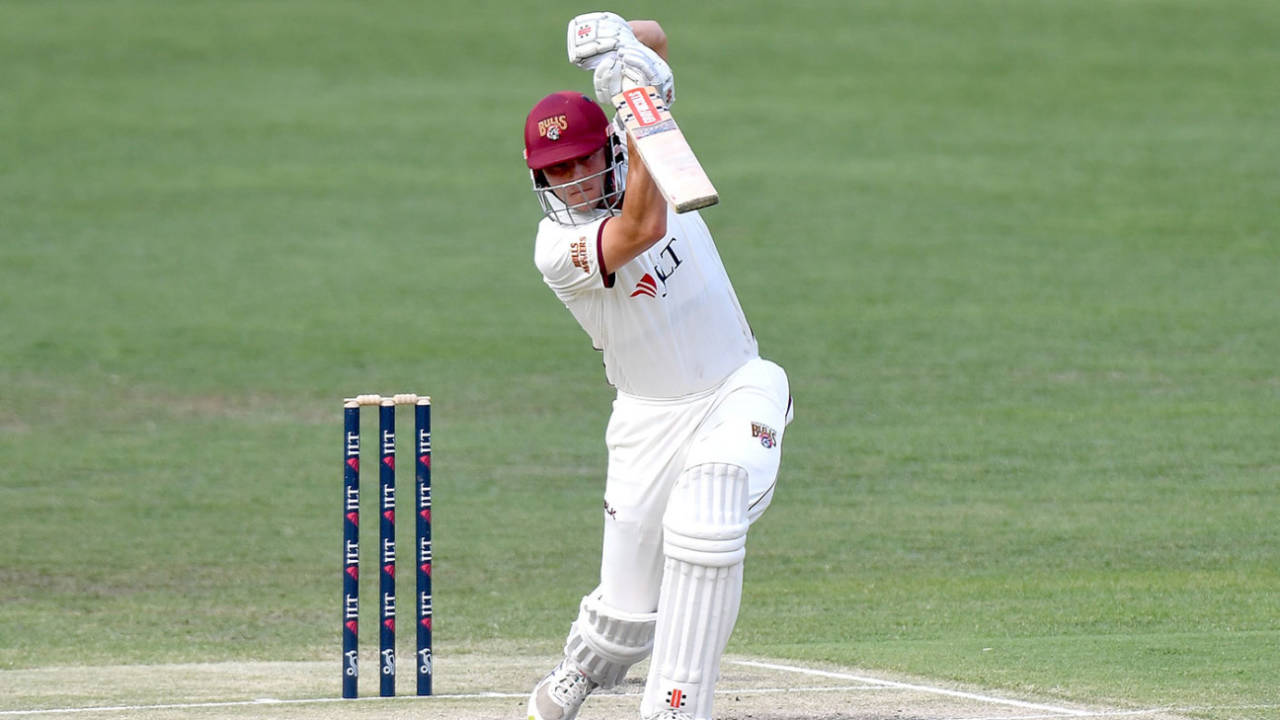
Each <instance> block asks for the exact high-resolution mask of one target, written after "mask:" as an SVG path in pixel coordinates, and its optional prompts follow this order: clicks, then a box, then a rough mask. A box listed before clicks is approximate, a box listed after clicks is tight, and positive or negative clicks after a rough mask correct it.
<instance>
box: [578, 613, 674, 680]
mask: <svg viewBox="0 0 1280 720" xmlns="http://www.w3.org/2000/svg"><path fill="white" fill-rule="evenodd" d="M657 619H658V615H657V613H630V612H626V611H624V610H619V609H618V608H615V607H611V606H609V605H607V604H605V602H604V601H603V600H602V599H600V597H599V596H598V595H597V594H596V593H592V594H590V595H588V596H586V597H584V598H582V605H580V606H579V608H578V619H577V620H575V621H574V623H573V627H572V628H571V629H570V630H569V639H568V640H567V641H566V642H565V646H564V654H565V657H567V658H569V659H570V660H572V661H573V662H574V663H576V664H577V665H578V668H579V669H580V670H582V671H583V672H584V673H586V674H587V677H589V678H591V679H592V680H594V681H595V682H596V683H597V684H598V685H600V687H603V688H611V687H613V686H615V685H617V684H618V683H620V682H622V679H623V678H624V677H626V675H627V670H629V669H631V666H632V665H635V664H636V663H638V662H640V661H641V660H643V659H645V658H646V657H648V656H649V653H650V652H651V651H652V650H653V631H654V626H655V624H656V623H657Z"/></svg>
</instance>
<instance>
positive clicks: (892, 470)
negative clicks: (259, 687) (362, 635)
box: [0, 0, 1280, 719]
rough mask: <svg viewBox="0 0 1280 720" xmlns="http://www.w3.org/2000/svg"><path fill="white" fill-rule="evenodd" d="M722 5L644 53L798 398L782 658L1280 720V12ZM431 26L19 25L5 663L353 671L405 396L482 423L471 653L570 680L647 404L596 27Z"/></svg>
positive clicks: (446, 621)
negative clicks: (529, 659) (613, 505)
mask: <svg viewBox="0 0 1280 720" xmlns="http://www.w3.org/2000/svg"><path fill="white" fill-rule="evenodd" d="M685 5H686V4H684V3H675V2H662V3H641V4H638V5H637V6H633V7H618V8H617V9H618V10H619V11H620V12H623V13H625V14H627V15H629V16H633V17H645V16H647V17H656V18H658V19H659V20H661V21H662V22H663V24H664V26H665V27H666V29H667V32H668V35H669V38H670V43H671V63H672V66H673V68H674V69H675V73H676V77H677V83H676V85H677V96H678V100H677V103H676V105H675V107H674V110H675V112H676V114H677V117H678V118H679V120H680V123H681V126H682V127H683V128H684V129H685V132H686V134H687V136H688V137H689V138H690V140H691V142H692V144H693V146H694V147H695V148H696V149H697V151H698V153H699V155H700V157H701V158H702V159H703V161H704V165H705V166H706V167H707V169H708V171H709V173H710V175H711V176H712V178H713V180H714V181H715V183H716V185H717V187H718V188H719V190H720V192H721V196H722V203H721V205H720V206H718V207H715V208H711V209H709V210H706V211H704V217H705V218H706V220H707V222H708V224H709V225H710V226H711V227H712V230H713V232H714V233H715V235H716V238H717V241H718V244H719V246H720V249H721V253H722V255H723V257H724V260H725V263H726V265H727V266H728V268H729V270H730V273H731V275H732V277H733V279H734V282H735V286H736V287H737V290H738V294H739V296H740V298H741V300H742V304H743V305H744V307H745V309H746V311H747V314H748V317H749V318H750V320H751V322H752V325H753V327H754V329H755V332H756V334H757V336H758V338H759V340H760V344H761V349H762V352H763V353H764V354H765V355H766V356H768V357H770V358H772V359H774V360H776V361H778V362H779V363H780V364H782V365H783V366H784V367H785V368H787V370H788V372H789V374H790V377H791V381H792V385H793V392H794V395H795V400H796V406H797V419H796V422H795V423H794V424H793V425H792V426H791V429H790V430H789V432H788V434H787V438H786V440H787V442H786V448H785V460H784V463H783V471H782V476H781V480H780V485H779V488H778V491H777V495H776V499H775V501H774V505H773V508H772V509H771V510H770V511H769V513H768V514H767V515H766V516H765V517H764V519H763V520H762V521H761V522H760V523H759V524H758V525H757V526H756V528H755V529H754V530H753V533H752V537H751V541H750V552H749V556H748V569H747V575H748V578H747V588H746V598H745V601H744V607H743V611H742V615H741V618H740V621H739V627H738V631H737V633H736V635H735V637H734V640H733V642H732V650H734V651H735V652H739V653H756V654H760V655H765V656H772V657H781V658H791V659H797V660H822V661H832V662H837V663H842V664H850V665H856V666H858V667H863V668H868V669H873V670H881V671H890V672H901V673H909V674H915V675H920V676H924V677H929V678H936V679H940V680H946V681H958V682H963V683H969V684H972V685H974V686H979V687H987V688H995V689H1002V690H1005V691H1010V692H1026V693H1034V694H1037V695H1039V696H1050V697H1057V698H1062V699H1064V700H1069V701H1080V702H1094V701H1096V702H1110V703H1117V704H1121V705H1125V706H1132V707H1154V706H1162V707H1184V708H1209V709H1200V710H1190V711H1188V712H1187V714H1189V715H1193V716H1197V717H1204V718H1215V719H1219V718H1223V719H1225V718H1239V717H1249V718H1277V717H1280V690H1278V689H1277V688H1280V169H1278V167H1280V165H1278V164H1277V163H1278V159H1280V132H1278V131H1277V130H1278V129H1280V92H1278V91H1277V85H1276V78H1277V77H1280V44H1277V42H1276V39H1277V38H1280V6H1278V5H1276V4H1275V3H1274V2H1263V1H1258V2H1249V1H1246V0H1227V1H1224V2H1214V3H1209V2H1190V1H1186V2H1179V1H1176V0H1159V1H1157V0H1148V1H1144V0H1113V1H1104V0H1097V1H1096V2H1084V1H1071V0H1064V1H1050V0H1042V1H1036V0H1026V1H1018V0H1004V1H996V0H980V1H966V2H942V1H940V0H935V1H932V2H929V1H925V0H918V1H916V0H912V1H904V2H891V1H889V0H883V1H880V2H859V3H844V2H834V1H832V2H817V1H814V2H797V3H778V4H775V3H764V2H753V3H732V4H730V3H723V4H722V3H707V4H705V5H697V6H690V7H686V6H685ZM425 8H426V5H424V4H421V3H410V2H397V3H376V4H350V3H338V2H328V1H321V0H307V1H305V2H303V1H302V0H297V1H294V2H263V3H251V2H221V3H198V2H181V3H177V2H161V1H159V0H156V1H154V2H143V1H140V0H108V1H103V2H90V1H87V0H83V1H75V2H73V1H68V2H58V3H39V2H24V1H20V0H0V68H3V70H0V137H2V138H3V139H4V140H3V142H0V319H2V322H0V507H2V508H3V509H4V514H5V522H4V523H3V525H0V669H6V668H9V669H12V668H30V667H41V666H51V665H67V664H80V663H90V664H118V663H143V662H166V661H202V660H229V659H235V660H239V659H246V660H249V659H264V660H266V659H270V660H315V659H327V658H330V657H333V658H334V659H335V664H336V657H337V649H338V628H339V623H338V592H339V584H338V579H339V556H338V550H339V544H340V539H341V538H340V526H339V522H338V521H339V518H340V515H339V499H340V486H341V474H340V470H339V461H340V454H339V450H340V446H339V441H340V440H341V426H340V413H339V403H338V402H337V401H338V400H339V399H340V398H341V397H342V396H343V395H344V394H351V393H356V392H395V391H418V392H426V393H429V394H431V395H432V396H433V398H434V408H435V438H434V440H435V448H436V456H435V459H434V460H435V465H434V467H435V480H436V488H435V504H436V523H435V532H436V540H437V545H436V560H437V562H436V575H435V577H436V590H437V592H436V603H435V605H436V610H437V613H438V622H437V632H436V638H437V649H438V652H440V653H449V652H457V653H462V652H468V651H470V650H471V649H472V648H475V647H480V646H483V645H484V644H485V643H487V642H490V641H515V642H518V643H526V644H528V645H529V646H531V647H537V648H544V649H546V650H548V651H554V650H555V648H556V647H557V646H558V644H559V643H560V642H561V640H562V637H563V633H564V632H565V631H566V630H567V628H568V624H569V622H570V621H571V620H572V617H573V613H574V611H575V607H576V602H577V599H578V598H579V597H580V596H581V595H582V593H583V592H585V591H586V590H589V589H590V587H591V585H592V582H593V575H594V573H595V571H596V568H597V563H598V547H597V542H596V538H597V537H598V534H599V529H600V523H601V518H600V516H599V510H598V508H599V498H600V495H601V492H602V480H601V477H602V470H603V466H604V460H605V455H604V447H603V429H604V423H605V421H606V419H607V413H608V409H609V408H608V405H609V400H610V397H611V395H610V392H609V388H608V387H607V386H606V385H605V383H604V379H603V372H602V370H601V368H600V358H599V355H598V354H597V353H595V352H593V351H592V350H591V348H590V345H589V342H588V340H587V338H586V336H585V334H583V333H582V332H581V330H580V329H578V327H577V326H576V325H575V324H574V322H573V320H572V318H571V317H570V316H569V314H568V313H567V312H565V311H564V309H563V308H562V307H561V306H560V304H559V302H558V301H557V300H556V299H555V298H554V296H553V295H552V294H551V293H550V292H549V291H548V290H547V289H546V288H545V287H544V286H543V284H542V282H541V279H540V277H539V275H538V273H537V271H536V270H535V268H534V267H533V263H532V237H533V228H534V224H535V223H536V221H537V220H538V217H539V215H538V209H537V203H536V202H535V200H534V198H533V197H532V196H531V193H530V192H529V189H528V177H527V174H526V173H525V171H524V170H523V169H522V167H523V166H522V162H521V159H520V150H521V145H520V137H519V133H520V129H521V123H522V120H523V117H524V114H525V112H526V111H527V110H528V108H529V107H530V106H531V105H532V104H533V102H534V101H536V100H537V99H538V98H539V97H541V96H542V95H543V94H545V93H546V92H549V91H551V90H556V89H562V88H579V89H587V88H588V87H589V85H588V83H589V76H588V75H586V74H585V73H581V72H579V71H577V70H575V69H574V68H572V67H570V66H569V65H568V64H567V63H565V62H564V59H563V52H564V51H563V28H564V23H565V21H566V20H567V19H568V18H569V17H571V16H572V15H573V14H574V13H576V12H579V11H582V10H585V9H592V8H583V7H580V6H577V5H571V4H565V3H537V4H521V5H510V6H509V5H507V4H504V3H495V2H478V3H476V2H473V3H466V4H462V3H443V4H441V6H440V7H435V8H433V9H432V10H430V11H428V10H426V9H425ZM495 18H497V19H496V20H495ZM368 446H370V445H369V444H368V443H367V447H368ZM407 525H408V523H402V526H407ZM401 529H402V530H403V531H405V532H406V533H407V532H408V531H409V530H410V529H409V528H408V527H402V528H401ZM405 537H407V535H405ZM365 547H366V549H367V550H369V551H370V553H371V552H372V549H373V543H366V546H365ZM403 547H406V548H407V547H408V543H405V545H404V546H403ZM370 557H372V555H371V554H370ZM372 577H373V575H372V573H369V574H367V578H368V579H369V581H370V582H372ZM366 587H371V585H367V586H366ZM368 596H371V593H370V595H368ZM365 608H366V610H367V611H368V613H369V617H372V616H373V613H374V612H375V607H374V604H373V603H372V602H367V603H366V605H365ZM402 610H403V611H404V612H408V611H409V610H410V605H409V603H407V601H406V602H404V603H403V604H402ZM364 625H365V628H366V629H367V630H370V631H371V630H372V629H373V628H374V627H375V625H376V623H374V622H372V621H366V622H365V623H364ZM402 636H404V637H403V638H402V640H404V642H405V643H406V645H405V647H408V643H410V642H411V640H409V638H408V637H407V636H408V633H402ZM372 637H373V635H372V634H367V635H366V645H367V644H368V642H369V641H371V639H372ZM335 667H336V665H335ZM336 687H337V686H336V671H335V693H336Z"/></svg>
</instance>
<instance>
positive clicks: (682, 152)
mask: <svg viewBox="0 0 1280 720" xmlns="http://www.w3.org/2000/svg"><path fill="white" fill-rule="evenodd" d="M613 105H614V107H615V108H617V111H618V118H619V119H620V120H621V121H622V124H623V126H624V127H626V128H627V134H628V135H630V136H631V141H632V142H633V143H635V147H636V151H637V152H639V153H640V157H641V158H642V159H643V160H644V164H645V166H646V167H648V168H649V175H650V176H652V177H653V180H654V182H655V183H657V185H658V189H659V190H661V191H662V195H663V197H665V198H666V200H667V202H668V203H670V204H671V205H672V207H674V208H675V211H676V212H678V213H682V212H688V211H690V210H697V209H699V208H704V207H708V206H711V205H715V204H716V203H717V202H720V194H719V193H718V192H716V189H715V187H714V186H713V185H712V184H711V180H710V179H709V178H708V177H707V173H706V171H704V170H703V169H702V164H701V163H699V162H698V157H697V156H696V155H694V154H693V149H692V148H690V147H689V142H688V141H687V140H685V137H684V133H683V132H681V131H680V126H679V125H677V124H676V121H675V118H673V117H671V113H670V112H669V111H668V110H667V107H666V104H665V103H663V102H662V98H661V96H659V95H658V91H657V90H656V89H655V88H653V87H637V88H629V89H627V90H623V91H622V92H621V93H619V94H617V95H615V96H614V97H613Z"/></svg>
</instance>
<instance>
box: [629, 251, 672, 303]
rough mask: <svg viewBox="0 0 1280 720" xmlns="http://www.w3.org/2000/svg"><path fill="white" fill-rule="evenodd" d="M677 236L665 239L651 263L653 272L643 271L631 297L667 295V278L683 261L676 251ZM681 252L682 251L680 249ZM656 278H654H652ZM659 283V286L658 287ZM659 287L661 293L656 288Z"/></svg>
mask: <svg viewBox="0 0 1280 720" xmlns="http://www.w3.org/2000/svg"><path fill="white" fill-rule="evenodd" d="M678 240H679V238H676V237H673V238H671V239H670V240H668V241H667V244H666V245H664V246H663V248H662V250H660V251H658V256H657V258H656V259H655V260H654V263H653V272H652V273H645V274H644V276H643V277H641V278H640V281H639V282H637V283H636V287H635V290H633V291H632V293H631V297H657V296H658V295H659V294H661V295H662V297H666V296H667V279H668V278H670V277H671V276H672V275H674V274H675V272H676V270H677V269H679V268H680V265H681V263H682V262H683V261H682V260H681V259H680V255H679V254H678V253H677V252H676V247H675V245H676V242H677V241H678ZM682 252H683V251H682ZM655 277H656V278H657V279H656V280H655V279H654V278H655ZM659 283H661V288H659ZM659 289H661V291H662V292H661V293H659V292H658V290H659Z"/></svg>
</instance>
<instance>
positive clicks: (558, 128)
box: [524, 90, 609, 170]
mask: <svg viewBox="0 0 1280 720" xmlns="http://www.w3.org/2000/svg"><path fill="white" fill-rule="evenodd" d="M607 142H609V120H608V119H607V118H605V116H604V111H603V110H601V109H600V106H599V105H596V104H595V102H593V101H592V100H591V99H590V98H588V97H587V96H586V95H583V94H582V93H577V92H571V91H569V90H564V91H561V92H557V93H551V94H550V95H548V96H546V97H544V98H542V99H541V100H539V101H538V104H537V105H534V106H533V109H532V110H530V111H529V117H527V118H526V119H525V121H524V159H525V162H526V163H528V165H529V169H530V170H541V169H542V168H544V167H547V166H548V165H555V164H556V163H560V162H564V161H565V160H572V159H573V158H576V157H582V156H583V155H589V154H591V153H592V152H595V151H596V150H599V149H600V148H602V147H604V145H605V143H607Z"/></svg>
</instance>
